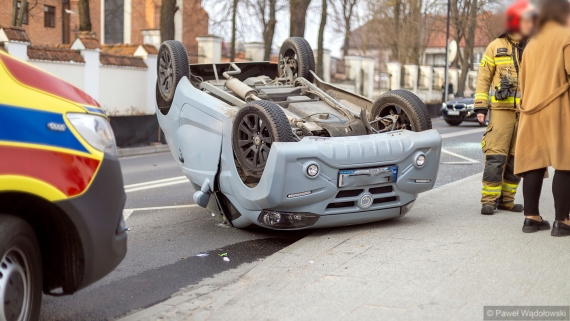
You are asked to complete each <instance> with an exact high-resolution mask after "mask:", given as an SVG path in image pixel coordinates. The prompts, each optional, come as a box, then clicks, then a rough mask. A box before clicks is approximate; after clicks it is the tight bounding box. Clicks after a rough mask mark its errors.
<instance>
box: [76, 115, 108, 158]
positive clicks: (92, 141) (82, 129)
mask: <svg viewBox="0 0 570 321" xmlns="http://www.w3.org/2000/svg"><path fill="white" fill-rule="evenodd" d="M67 119H68V120H69V122H70V123H71V124H72V125H73V128H75V130H77V132H78V133H79V135H81V137H83V139H85V140H86V141H87V143H89V145H91V146H93V148H95V149H97V150H100V151H102V152H105V153H109V154H112V155H117V146H116V145H115V135H113V130H112V129H111V125H110V124H109V122H108V121H107V119H105V118H104V117H101V116H97V115H90V114H67Z"/></svg>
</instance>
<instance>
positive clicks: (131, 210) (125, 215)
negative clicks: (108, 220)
mask: <svg viewBox="0 0 570 321" xmlns="http://www.w3.org/2000/svg"><path fill="white" fill-rule="evenodd" d="M134 211H135V210H133V209H128V210H123V219H124V220H125V221H126V220H127V219H128V218H129V216H131V214H133V212H134Z"/></svg>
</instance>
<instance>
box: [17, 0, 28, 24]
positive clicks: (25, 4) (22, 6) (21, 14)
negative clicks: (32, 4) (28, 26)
mask: <svg viewBox="0 0 570 321" xmlns="http://www.w3.org/2000/svg"><path fill="white" fill-rule="evenodd" d="M27 10H28V1H27V0H22V2H21V3H20V12H19V13H18V17H17V18H16V26H18V27H21V26H22V22H23V21H24V14H26V11H27Z"/></svg>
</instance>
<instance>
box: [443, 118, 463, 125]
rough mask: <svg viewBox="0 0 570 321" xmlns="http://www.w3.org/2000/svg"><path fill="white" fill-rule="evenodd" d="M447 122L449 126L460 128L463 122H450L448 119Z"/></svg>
mask: <svg viewBox="0 0 570 321" xmlns="http://www.w3.org/2000/svg"><path fill="white" fill-rule="evenodd" d="M445 122H446V123H447V124H448V125H449V126H459V125H460V124H461V123H462V122H463V121H462V120H448V119H446V120H445Z"/></svg>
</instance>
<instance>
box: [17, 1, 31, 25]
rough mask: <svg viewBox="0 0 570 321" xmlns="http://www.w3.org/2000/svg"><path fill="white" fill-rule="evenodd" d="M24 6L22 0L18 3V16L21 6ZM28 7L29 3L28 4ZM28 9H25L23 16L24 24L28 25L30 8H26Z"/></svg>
mask: <svg viewBox="0 0 570 321" xmlns="http://www.w3.org/2000/svg"><path fill="white" fill-rule="evenodd" d="M21 6H22V2H20V1H18V5H17V7H16V17H18V16H19V15H20V7H21ZM26 7H27V5H26ZM25 10H26V11H24V15H23V16H22V24H24V25H27V24H28V8H26V9H25Z"/></svg>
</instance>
